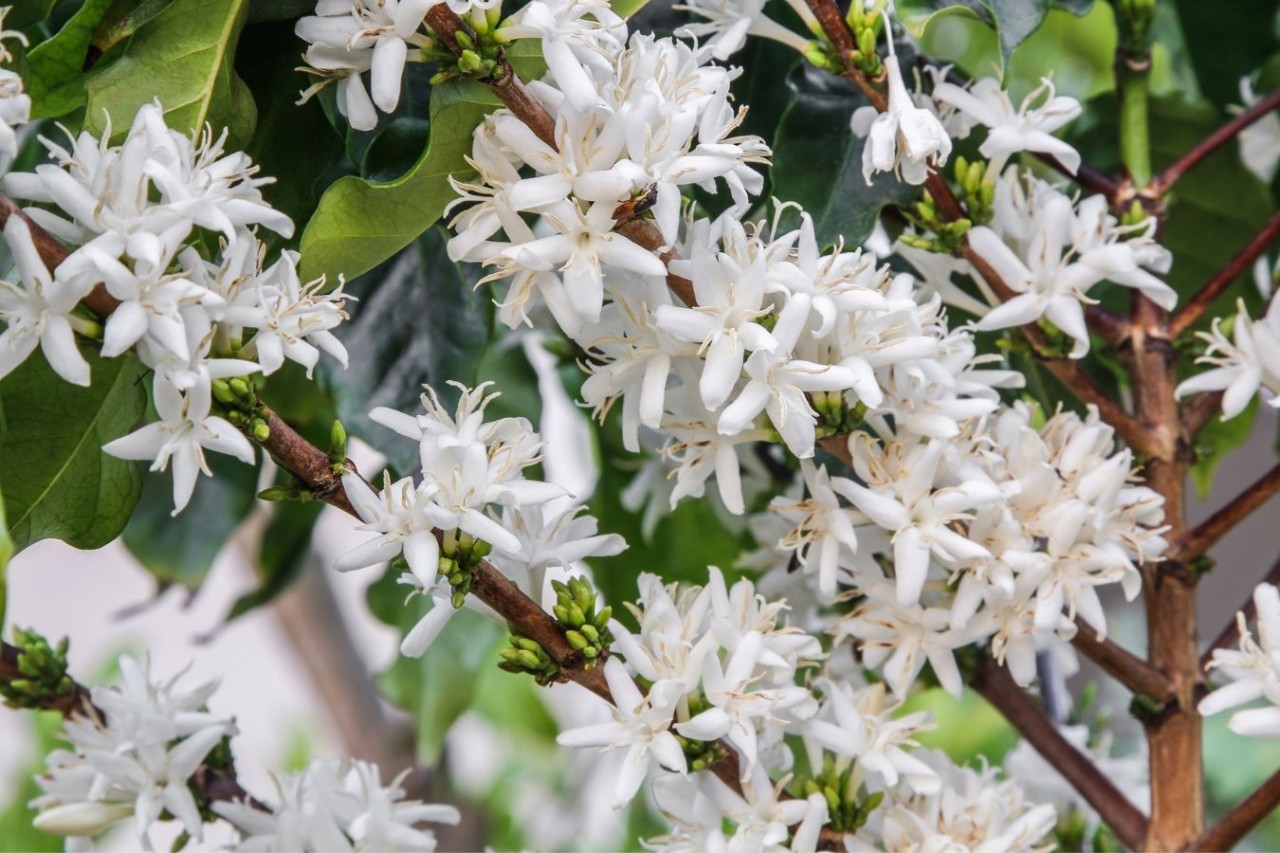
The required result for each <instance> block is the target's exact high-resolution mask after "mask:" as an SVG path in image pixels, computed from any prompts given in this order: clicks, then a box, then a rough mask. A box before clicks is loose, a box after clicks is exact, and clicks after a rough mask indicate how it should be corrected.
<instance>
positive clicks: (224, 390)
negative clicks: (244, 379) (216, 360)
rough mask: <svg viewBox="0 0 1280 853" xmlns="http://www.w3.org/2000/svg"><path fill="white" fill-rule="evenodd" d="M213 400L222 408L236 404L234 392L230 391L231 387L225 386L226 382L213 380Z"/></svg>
mask: <svg viewBox="0 0 1280 853" xmlns="http://www.w3.org/2000/svg"><path fill="white" fill-rule="evenodd" d="M213 399H215V400H217V401H218V402H219V403H222V404H223V405H224V406H230V405H232V404H233V403H235V402H236V395H235V392H233V391H232V390H231V386H230V385H228V384H227V380H225V379H215V380H213Z"/></svg>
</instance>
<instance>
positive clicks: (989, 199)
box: [951, 156, 996, 225]
mask: <svg viewBox="0 0 1280 853" xmlns="http://www.w3.org/2000/svg"><path fill="white" fill-rule="evenodd" d="M987 166H988V164H987V162H986V161H985V160H974V161H973V162H970V161H969V160H967V159H965V158H964V157H963V156H961V157H957V158H956V159H955V161H954V162H953V163H952V166H951V168H952V170H953V174H954V175H955V180H956V186H958V187H959V188H960V198H961V201H963V202H964V208H965V212H966V213H968V214H969V221H970V222H972V223H974V224H976V225H986V224H987V223H988V222H990V221H991V218H992V216H994V215H995V203H996V182H995V181H994V180H991V179H989V178H988V176H987V171H988V169H987Z"/></svg>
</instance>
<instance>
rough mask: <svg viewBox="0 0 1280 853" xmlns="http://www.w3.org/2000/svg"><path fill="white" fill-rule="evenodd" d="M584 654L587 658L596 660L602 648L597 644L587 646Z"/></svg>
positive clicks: (583, 651)
mask: <svg viewBox="0 0 1280 853" xmlns="http://www.w3.org/2000/svg"><path fill="white" fill-rule="evenodd" d="M582 656H583V657H584V658H586V659H587V660H595V659H596V658H597V657H599V656H600V650H599V649H597V648H596V647H595V646H587V647H586V648H585V649H583V650H582Z"/></svg>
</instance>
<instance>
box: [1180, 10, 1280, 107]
mask: <svg viewBox="0 0 1280 853" xmlns="http://www.w3.org/2000/svg"><path fill="white" fill-rule="evenodd" d="M1172 5H1173V7H1174V8H1175V9H1177V10H1178V19H1179V21H1180V22H1181V24H1182V32H1184V33H1186V35H1187V38H1186V49H1187V52H1188V53H1190V54H1191V64H1192V66H1193V67H1194V68H1195V74H1196V80H1197V81H1198V82H1199V83H1200V91H1201V92H1203V93H1204V96H1205V97H1206V98H1208V99H1209V100H1211V101H1213V102H1214V103H1215V104H1218V105H1219V106H1225V105H1226V104H1237V103H1239V102H1240V78H1241V77H1244V76H1245V75H1247V74H1251V73H1253V71H1254V70H1255V69H1257V68H1258V66H1260V65H1262V64H1263V63H1264V62H1266V61H1267V57H1269V56H1271V54H1273V53H1275V52H1276V50H1277V49H1280V39H1277V37H1276V3H1275V0H1233V2H1232V3H1231V4H1230V5H1229V6H1218V5H1216V4H1213V3H1205V2H1203V0H1200V1H1199V2H1197V0H1174V2H1173V4H1172Z"/></svg>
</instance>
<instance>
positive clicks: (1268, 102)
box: [1147, 89, 1280, 197]
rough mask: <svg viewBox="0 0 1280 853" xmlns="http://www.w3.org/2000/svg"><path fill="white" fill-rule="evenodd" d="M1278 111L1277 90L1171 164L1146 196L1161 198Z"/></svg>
mask: <svg viewBox="0 0 1280 853" xmlns="http://www.w3.org/2000/svg"><path fill="white" fill-rule="evenodd" d="M1277 107H1280V89H1276V90H1275V91H1274V92H1271V93H1270V94H1269V95H1267V96H1266V97H1265V98H1263V99H1262V100H1260V101H1258V103H1256V104H1254V105H1253V106H1251V107H1249V109H1247V110H1245V111H1244V112H1242V113H1240V115H1238V116H1236V117H1235V118H1233V119H1232V120H1231V121H1229V122H1227V123H1226V124H1224V125H1223V126H1222V127H1220V128H1218V129H1217V130H1215V131H1214V132H1213V133H1211V134H1209V135H1208V136H1207V137H1205V138H1204V139H1203V140H1202V141H1201V142H1199V143H1198V144H1197V145H1196V146H1195V147H1194V148H1192V149H1191V150H1190V151H1188V152H1187V153H1186V154H1183V155H1182V156H1181V157H1179V158H1178V159H1177V160H1175V161H1174V162H1173V163H1172V164H1171V165H1170V166H1169V167H1168V168H1167V169H1165V170H1164V171H1163V172H1161V173H1160V174H1158V175H1156V177H1155V179H1154V180H1152V182H1151V185H1150V187H1148V189H1147V192H1149V193H1151V194H1152V195H1153V196H1155V197H1159V196H1163V195H1164V194H1165V193H1167V192H1168V191H1169V188H1170V187H1172V186H1173V185H1174V184H1175V183H1177V181H1178V179H1179V178H1181V177H1182V176H1183V175H1185V174H1186V173H1187V172H1189V171H1191V169H1193V168H1195V167H1196V166H1197V165H1199V164H1200V162H1201V161H1202V160H1204V159H1205V158H1206V157H1208V156H1209V155H1210V154H1212V153H1213V152H1215V151H1217V150H1218V149H1219V148H1221V147H1222V146H1223V145H1226V144H1227V143H1228V142H1230V141H1231V140H1232V139H1234V138H1235V137H1236V136H1237V135H1239V133H1240V131H1242V130H1244V129H1245V128H1246V127H1248V126H1249V125H1251V124H1253V123H1254V122H1256V121H1258V120H1259V119H1261V118H1262V117H1264V116H1266V115H1267V114H1268V113H1270V112H1271V111H1273V110H1275V109H1276V108H1277Z"/></svg>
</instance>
